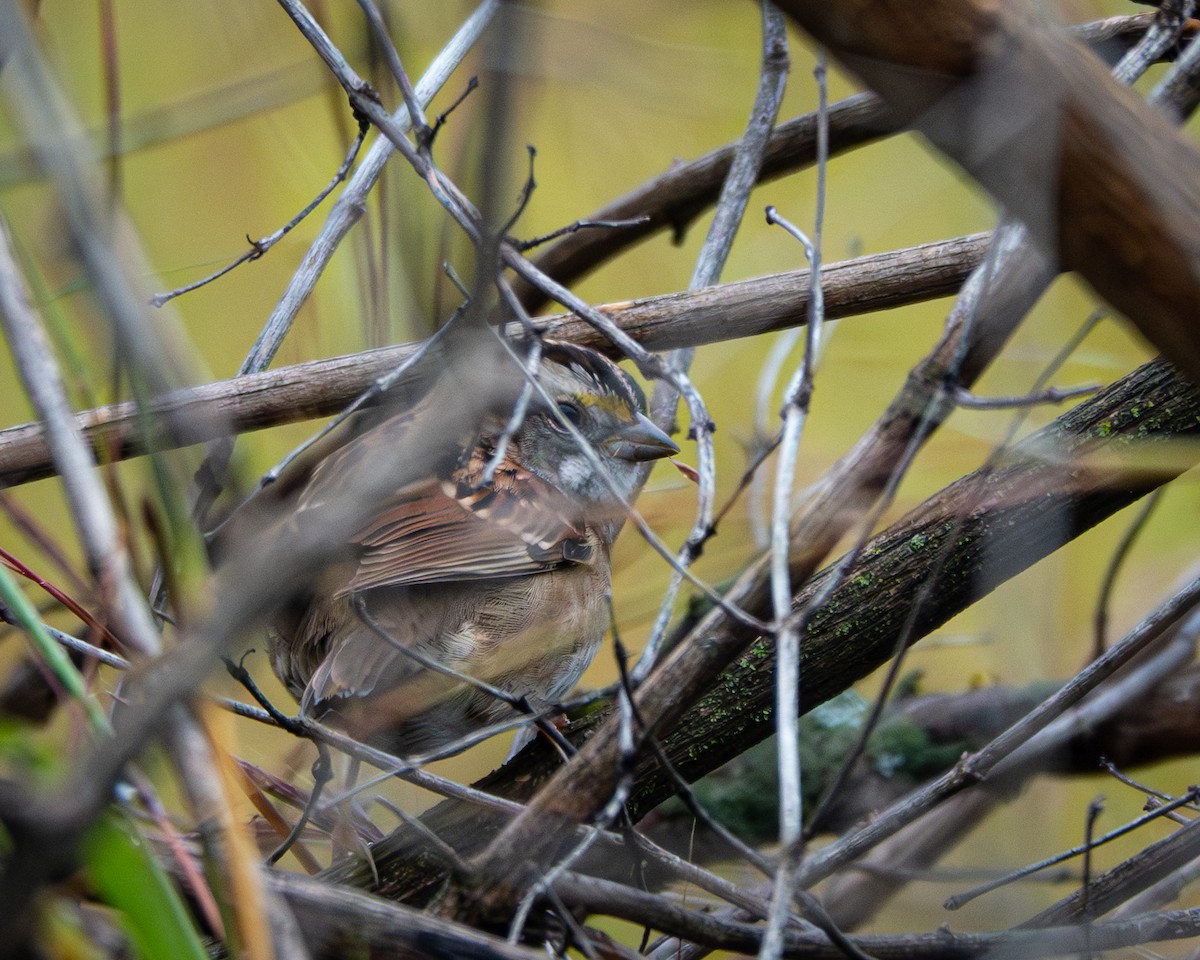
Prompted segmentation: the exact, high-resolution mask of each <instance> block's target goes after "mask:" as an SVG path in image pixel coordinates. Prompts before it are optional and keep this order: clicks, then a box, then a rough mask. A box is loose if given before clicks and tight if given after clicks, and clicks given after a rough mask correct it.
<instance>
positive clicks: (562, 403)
mask: <svg viewBox="0 0 1200 960" xmlns="http://www.w3.org/2000/svg"><path fill="white" fill-rule="evenodd" d="M558 412H559V413H560V414H562V418H563V420H566V421H567V423H569V424H570V425H571V426H573V427H575V428H578V427H579V426H580V425H581V424H582V423H583V408H582V407H580V406H579V404H577V403H576V402H575V401H574V400H559V401H558ZM550 426H552V427H554V428H555V429H556V430H558V431H559V432H561V433H565V432H566V431H565V430H564V429H563V425H562V423H561V422H559V420H558V418H557V417H551V418H550Z"/></svg>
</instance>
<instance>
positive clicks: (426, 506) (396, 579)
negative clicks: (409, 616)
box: [339, 468, 592, 595]
mask: <svg viewBox="0 0 1200 960" xmlns="http://www.w3.org/2000/svg"><path fill="white" fill-rule="evenodd" d="M472 475H477V474H475V473H474V471H468V470H466V469H463V470H460V471H459V472H458V473H457V474H456V475H455V476H454V477H452V478H451V479H450V480H447V481H444V482H438V481H430V482H429V483H426V484H424V485H421V486H419V487H417V488H414V489H410V490H408V491H405V492H404V493H403V494H401V495H400V496H398V497H397V498H396V499H394V500H393V501H392V502H391V503H388V504H386V505H385V506H384V508H383V509H382V510H381V511H380V512H379V513H378V514H377V515H376V517H375V518H374V519H373V520H372V521H371V523H370V525H369V526H368V527H367V528H366V529H365V530H363V531H362V532H361V533H360V534H359V536H358V537H356V538H355V541H356V545H357V547H358V564H357V568H356V569H355V571H354V573H353V575H352V576H351V577H350V579H349V581H348V582H347V584H346V585H345V587H344V588H343V589H342V590H340V591H339V594H340V595H346V594H350V593H355V592H358V591H361V590H368V589H371V588H373V587H383V586H392V585H401V584H416V583H446V582H448V581H454V580H496V579H506V578H510V577H519V576H527V575H531V574H537V573H542V572H545V571H547V570H551V569H554V568H555V567H560V566H563V565H564V564H571V563H589V562H591V560H592V548H591V546H590V545H589V543H588V540H587V535H586V531H585V529H584V524H583V520H582V518H580V517H579V516H578V511H577V510H575V509H574V508H573V505H572V504H571V502H570V501H569V500H568V499H567V498H566V497H565V496H563V494H562V493H560V492H559V491H558V490H557V489H556V488H555V487H553V486H551V485H550V484H548V483H546V482H545V481H543V480H541V479H540V478H539V477H537V476H536V475H534V474H530V473H527V472H525V471H519V473H518V470H517V469H513V468H502V469H501V470H498V471H497V473H496V477H495V479H494V480H493V482H492V483H491V484H489V485H487V486H484V487H479V488H476V487H475V486H473V485H472V484H471V483H470V482H469V477H470V476H472Z"/></svg>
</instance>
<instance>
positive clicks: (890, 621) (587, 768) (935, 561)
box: [336, 362, 1200, 896]
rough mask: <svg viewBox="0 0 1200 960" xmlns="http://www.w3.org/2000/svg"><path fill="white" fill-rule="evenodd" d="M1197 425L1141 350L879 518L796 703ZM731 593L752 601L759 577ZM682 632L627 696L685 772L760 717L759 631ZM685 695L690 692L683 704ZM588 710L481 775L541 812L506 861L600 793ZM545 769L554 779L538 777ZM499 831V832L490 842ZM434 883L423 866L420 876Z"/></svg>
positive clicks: (719, 757)
mask: <svg viewBox="0 0 1200 960" xmlns="http://www.w3.org/2000/svg"><path fill="white" fill-rule="evenodd" d="M1197 433H1200V396H1198V395H1197V394H1196V391H1195V390H1194V389H1193V388H1192V387H1190V386H1189V385H1188V384H1187V382H1186V381H1184V380H1183V378H1182V377H1180V376H1179V375H1178V374H1176V373H1175V372H1174V371H1173V370H1172V369H1171V368H1170V367H1168V366H1167V365H1166V364H1164V363H1162V362H1155V363H1152V364H1148V365H1147V366H1145V367H1142V368H1141V369H1139V370H1138V371H1136V372H1135V373H1134V374H1132V375H1130V376H1129V377H1126V378H1125V379H1123V380H1121V381H1119V382H1118V383H1117V384H1115V385H1114V386H1113V387H1111V388H1109V389H1108V390H1106V391H1104V392H1103V393H1102V394H1100V395H1098V396H1096V397H1094V398H1092V399H1091V400H1089V401H1087V402H1085V403H1083V404H1081V405H1080V406H1079V407H1077V408H1075V409H1074V410H1072V411H1070V412H1069V413H1067V414H1065V415H1064V416H1062V417H1060V418H1059V419H1058V420H1056V421H1055V422H1054V423H1053V424H1051V425H1050V426H1048V427H1046V428H1045V429H1043V430H1041V431H1039V432H1037V433H1036V434H1034V435H1033V436H1031V437H1030V438H1028V439H1027V440H1025V441H1024V442H1023V443H1021V444H1020V445H1018V446H1017V447H1016V448H1015V449H1014V450H1013V451H1012V452H1011V453H1010V454H1009V455H1008V456H1007V457H1006V458H1005V459H1004V460H1003V462H1002V463H1000V464H998V465H997V466H995V467H994V468H993V469H990V470H985V471H981V472H979V473H977V474H973V475H970V476H968V477H965V478H963V479H962V480H960V481H958V482H956V483H955V484H952V485H951V486H950V487H948V488H946V489H945V490H943V491H942V492H941V493H940V494H938V495H936V496H935V497H933V498H931V499H930V500H929V501H927V502H926V503H925V504H924V505H922V506H921V507H920V508H918V509H917V510H916V511H914V512H913V513H911V514H910V515H909V516H908V517H906V518H904V519H903V520H901V521H899V522H898V523H897V524H895V525H893V526H892V527H891V528H889V529H888V530H886V531H884V532H883V533H881V534H879V535H878V536H877V537H876V538H875V539H874V540H872V541H871V543H869V544H868V546H867V549H866V550H865V551H864V552H863V554H862V558H861V559H860V561H859V562H858V563H857V564H856V565H854V566H853V567H852V568H851V569H850V571H849V573H848V575H847V576H846V577H845V579H844V581H843V582H842V584H841V586H840V587H839V588H838V589H837V590H835V591H834V592H833V594H832V595H831V596H830V598H829V599H828V601H827V602H826V603H825V604H824V606H823V607H822V608H821V609H820V610H818V611H816V614H815V616H814V617H813V619H812V621H811V623H810V627H809V632H808V635H807V637H806V639H805V643H804V646H803V648H802V673H801V675H802V677H803V687H802V691H801V703H802V705H803V709H804V710H809V709H812V708H813V707H814V706H816V705H817V704H819V703H821V702H823V701H824V700H826V699H828V698H829V697H831V696H833V695H835V694H837V693H839V692H841V691H842V690H844V689H846V688H847V687H849V686H850V685H851V684H852V683H854V682H855V681H856V680H858V679H860V678H861V677H863V676H865V675H866V674H868V673H869V672H871V671H872V670H873V669H875V668H876V667H878V666H879V665H880V664H882V663H884V662H885V661H886V660H887V659H888V658H889V657H890V656H891V655H892V653H893V652H894V651H895V648H896V645H897V642H898V640H899V638H900V637H901V636H902V635H903V631H904V630H905V625H906V623H907V621H908V619H909V617H910V616H912V617H913V630H912V632H911V636H908V637H906V642H909V643H911V642H915V641H916V640H917V639H918V638H919V637H920V636H923V635H925V634H926V633H928V632H929V631H930V630H933V629H935V628H936V627H937V626H939V625H940V624H941V623H944V622H945V621H946V620H947V619H949V618H950V617H951V616H953V615H954V614H956V613H957V612H959V611H960V610H962V609H963V608H964V607H966V606H968V605H969V604H971V603H973V602H974V601H975V600H977V599H979V597H981V596H983V595H985V594H986V593H988V592H990V591H991V590H993V589H995V587H996V586H998V585H999V584H1001V583H1003V582H1004V581H1005V580H1006V579H1008V578H1010V577H1012V576H1014V575H1015V574H1016V573H1018V572H1020V571H1021V570H1023V569H1025V568H1027V567H1028V566H1029V565H1031V564H1032V563H1034V562H1036V561H1037V560H1038V559H1040V558H1041V557H1043V556H1045V555H1047V554H1048V553H1050V552H1052V551H1053V550H1055V549H1057V548H1058V547H1060V546H1061V545H1062V544H1063V543H1066V542H1068V541H1069V540H1070V539H1072V538H1073V537H1075V536H1078V535H1079V534H1080V533H1082V532H1083V531H1084V530H1086V529H1088V528H1089V527H1091V526H1092V525H1094V524H1095V523H1097V522H1099V521H1100V520H1102V519H1104V518H1105V517H1107V516H1109V515H1111V514H1112V513H1113V512H1115V511H1116V510H1118V509H1120V508H1121V507H1123V506H1125V505H1127V504H1129V503H1131V502H1133V501H1134V500H1136V499H1137V498H1138V497H1140V496H1142V495H1143V494H1145V493H1146V492H1148V491H1149V490H1151V489H1154V488H1155V487H1157V486H1159V485H1161V484H1162V483H1165V482H1166V481H1167V480H1169V479H1170V478H1171V477H1173V476H1176V475H1177V474H1178V473H1180V472H1182V471H1183V470H1185V469H1187V468H1188V467H1189V466H1190V465H1192V464H1193V463H1194V462H1195V461H1196V459H1197V458H1198V457H1200V453H1198V451H1197V448H1196V445H1195V443H1194V442H1191V443H1188V442H1183V441H1184V440H1185V438H1193V440H1194V438H1195V437H1196V435H1197ZM1169 440H1175V441H1177V442H1174V443H1168V442H1166V441H1169ZM942 551H945V552H944V553H943V552H942ZM830 575H831V574H830V571H826V572H825V573H824V574H822V575H819V576H817V577H814V578H813V579H812V581H810V582H809V583H808V584H807V585H806V586H805V587H804V589H803V590H802V591H801V593H800V595H799V597H798V599H797V603H798V605H802V604H803V603H805V602H806V599H807V598H809V597H812V596H814V595H816V594H817V593H819V592H820V590H821V587H822V585H823V579H824V578H825V577H828V576H830ZM931 576H934V577H936V579H935V580H934V581H933V583H932V584H931V588H930V591H929V593H928V596H927V601H926V602H925V603H924V604H923V605H922V606H921V608H920V609H918V610H916V611H914V610H913V604H914V602H915V600H916V598H917V596H918V595H919V594H920V592H921V591H919V590H918V589H917V588H918V587H919V586H920V585H921V584H923V583H925V582H926V581H927V580H928V579H929V578H930V577H931ZM741 601H742V602H743V603H747V604H749V605H750V606H751V608H755V609H761V610H765V609H766V603H767V598H766V595H765V591H763V590H761V589H760V590H759V591H758V593H757V594H756V595H753V596H744V597H742V598H741ZM705 623H711V624H712V625H713V629H711V630H710V629H708V628H706V627H705V626H704V624H705ZM692 636H693V637H694V640H693V641H691V642H689V643H687V644H685V645H684V646H682V647H681V648H679V649H678V650H677V651H676V652H675V654H674V655H673V656H672V658H671V659H670V660H668V662H667V663H666V664H664V666H663V667H662V668H661V669H660V674H661V675H662V676H663V677H667V678H670V679H669V680H667V681H663V680H662V679H661V678H660V682H659V683H654V681H653V680H652V682H651V684H650V685H649V686H648V687H647V688H646V689H645V690H643V691H642V694H641V698H640V700H641V702H640V704H639V707H640V709H641V711H642V716H643V717H645V718H646V719H647V721H648V722H650V723H652V724H655V721H657V725H656V726H655V729H656V732H657V733H658V734H659V736H660V737H662V740H663V745H664V748H665V750H666V753H667V756H668V757H669V758H670V760H671V761H672V763H674V764H675V765H676V766H677V767H678V769H679V770H680V771H681V772H682V773H683V774H684V775H685V776H686V777H688V779H695V778H697V777H700V776H703V775H704V774H706V773H708V772H711V771H712V770H714V769H716V768H717V767H719V766H721V765H722V764H724V763H725V762H726V761H728V760H729V759H731V758H732V757H734V756H736V755H738V754H739V753H741V752H742V751H744V750H745V749H746V748H747V747H748V746H750V745H752V744H753V743H755V742H757V741H759V740H761V739H763V738H764V737H766V736H768V735H769V734H770V733H771V732H773V729H774V718H773V716H772V701H773V684H774V671H773V656H772V644H771V642H770V641H769V640H766V639H762V638H755V637H754V636H752V635H751V634H750V632H749V631H746V630H744V629H742V628H739V627H737V626H736V625H732V624H723V623H720V620H719V618H713V619H712V620H711V621H702V624H701V628H700V629H698V630H694V631H693V633H692ZM752 642H753V646H752V647H750V648H749V650H748V652H746V653H744V654H743V655H741V656H740V657H739V656H738V654H739V653H741V652H742V651H743V650H745V649H746V648H747V646H748V645H749V644H751V643H752ZM721 651H726V652H727V654H728V657H729V659H731V660H735V661H736V662H734V663H733V665H732V667H731V668H730V669H729V670H728V671H726V672H725V673H724V674H723V675H722V676H721V677H720V679H719V680H717V682H716V683H715V685H713V684H712V681H713V680H714V679H716V673H715V672H713V673H711V674H710V673H709V672H708V671H710V670H714V669H715V667H716V665H717V664H718V662H719V661H718V659H717V655H716V654H717V653H719V652H721ZM697 664H699V666H697ZM667 690H670V691H673V696H668V695H667V694H666V693H665V691H667ZM651 695H652V696H651ZM689 704H694V706H692V707H691V709H688V705H689ZM602 721H603V716H599V717H592V718H589V719H588V720H587V721H585V722H583V723H582V725H581V726H580V727H579V728H577V730H576V736H577V737H589V736H590V738H591V739H590V740H587V742H585V743H584V744H583V746H582V748H581V752H580V755H579V756H578V757H577V758H576V759H575V761H574V762H573V763H572V764H570V765H569V766H568V767H566V768H564V769H562V770H559V771H558V772H557V774H555V766H556V762H555V761H553V760H552V759H551V758H549V757H548V756H543V757H542V758H541V759H540V760H539V759H538V758H537V757H536V756H535V753H536V751H532V750H531V751H526V752H525V753H524V754H522V755H521V756H520V757H518V758H517V759H516V761H514V762H513V763H511V764H509V765H508V766H506V767H505V768H504V769H503V770H501V771H499V772H498V773H497V774H496V775H494V776H493V777H490V778H488V779H487V780H485V781H484V782H483V783H482V784H481V786H482V787H483V788H484V789H487V790H489V791H491V792H495V793H499V794H500V795H503V796H506V797H509V798H511V799H518V800H526V799H529V798H531V797H532V798H533V804H532V806H531V807H530V809H531V810H535V811H538V815H540V816H542V819H537V815H534V814H530V815H529V817H530V818H531V819H529V820H528V821H524V820H523V821H522V822H523V823H524V822H527V823H530V824H534V823H536V824H537V825H538V826H537V830H536V836H528V835H525V834H524V831H523V830H521V828H520V827H510V833H509V834H508V837H509V838H511V837H515V836H517V835H518V833H517V831H518V830H520V835H522V836H523V841H524V843H525V844H526V846H524V847H523V848H521V850H520V852H518V851H516V850H515V849H512V848H508V850H507V855H508V857H509V859H508V861H507V863H508V867H507V873H506V875H507V876H510V877H511V876H512V875H513V873H514V871H513V864H516V863H519V862H520V861H521V859H522V858H523V857H526V856H532V855H534V854H535V853H542V854H546V853H548V852H552V851H553V850H554V849H555V848H556V846H557V842H558V841H557V839H556V837H555V835H554V833H553V832H552V830H551V829H550V825H551V824H554V823H562V822H564V821H565V822H566V823H568V824H569V823H571V822H579V821H582V820H584V819H586V816H587V808H588V805H589V804H591V803H594V802H595V798H596V797H599V796H603V795H604V789H605V783H606V782H607V781H606V780H605V778H612V777H615V776H616V771H617V760H616V757H615V756H612V755H611V754H610V751H612V750H613V749H614V748H615V742H614V740H613V737H612V731H611V729H609V728H605V727H602V726H601V724H602ZM598 726H599V727H600V729H599V730H597V729H596V728H597V727H598ZM592 731H595V732H594V733H593V732H592ZM551 775H554V777H553V779H554V782H553V783H552V784H550V785H549V786H547V787H546V788H545V789H541V790H540V792H539V788H541V787H542V786H543V785H544V784H545V783H546V781H547V778H548V777H550V776H551ZM670 792H671V786H670V781H669V778H667V777H666V776H665V775H664V774H663V772H662V771H661V770H660V769H658V766H657V764H656V763H655V762H654V761H652V760H651V761H646V762H644V763H643V764H642V765H641V767H640V768H639V771H638V781H637V786H636V788H635V790H634V793H633V797H632V800H631V811H632V813H633V815H634V816H635V817H637V816H640V815H642V814H644V813H645V812H646V811H648V810H650V809H652V808H653V807H654V806H655V805H657V804H658V803H659V802H661V801H662V800H663V799H665V798H666V797H667V796H669V795H670ZM535 793H536V794H537V796H536V797H534V794H535ZM464 821H466V822H464ZM429 824H430V826H431V827H432V828H433V829H434V830H435V832H437V833H438V834H439V835H440V836H442V837H443V838H446V839H447V840H450V841H451V842H452V843H453V844H454V846H455V848H456V849H458V850H460V851H464V852H469V851H473V850H478V849H479V847H480V845H481V844H483V843H486V842H488V839H489V837H491V836H492V835H493V834H494V831H496V830H498V829H500V828H501V827H502V820H500V819H498V818H489V817H486V816H483V815H481V814H480V813H479V812H478V811H474V810H472V811H464V809H463V808H462V807H461V806H456V805H453V804H442V805H440V806H439V807H437V808H435V810H434V811H433V812H431V814H430V815H429ZM568 833H569V831H568ZM506 842H507V841H506V840H502V841H500V843H498V844H497V845H496V846H495V847H494V848H493V855H494V854H495V851H496V850H498V849H501V846H500V844H506ZM407 843H408V841H407V840H406V838H405V837H404V836H403V835H402V834H398V835H396V836H395V837H394V838H392V839H389V840H387V841H384V843H383V844H381V845H379V846H378V847H377V848H376V851H375V855H376V856H375V859H376V867H377V869H378V871H379V877H380V881H381V885H382V889H383V890H384V892H386V893H388V894H389V895H400V896H408V895H410V894H414V893H415V888H413V887H412V886H410V884H411V883H412V879H413V878H412V877H408V878H406V876H405V872H406V868H405V866H404V860H405V858H406V856H407V855H409V854H411V850H406V845H407ZM489 859H490V858H489ZM356 873H357V875H358V876H357V879H358V882H363V883H369V882H371V878H370V877H369V876H368V875H367V874H366V872H365V871H364V870H362V869H361V868H354V867H343V868H340V869H339V870H338V871H336V874H337V875H338V876H341V877H347V876H353V875H355V874H356ZM436 883H437V880H436V879H434V878H430V877H429V876H428V874H427V873H422V876H421V879H420V884H422V885H424V884H436ZM425 889H426V890H428V889H429V888H428V887H426V888H425ZM417 895H418V896H419V894H417Z"/></svg>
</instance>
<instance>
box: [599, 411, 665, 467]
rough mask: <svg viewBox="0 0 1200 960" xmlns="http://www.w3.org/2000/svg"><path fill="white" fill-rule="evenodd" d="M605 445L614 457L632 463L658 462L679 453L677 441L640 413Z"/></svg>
mask: <svg viewBox="0 0 1200 960" xmlns="http://www.w3.org/2000/svg"><path fill="white" fill-rule="evenodd" d="M604 445H605V446H606V447H608V450H609V452H610V453H611V454H612V455H613V456H614V457H617V458H618V459H621V460H628V461H630V462H631V463H640V462H642V461H644V460H658V459H659V458H660V457H669V456H671V455H672V454H675V453H678V452H679V446H678V445H677V444H676V443H675V441H674V440H672V439H671V438H670V437H668V436H667V435H666V434H665V433H663V432H662V431H661V430H659V429H658V427H656V426H655V425H654V424H653V423H652V422H651V421H650V420H649V419H647V417H646V416H645V415H643V414H640V413H639V414H638V415H637V419H636V420H635V421H634V422H633V423H630V424H628V425H626V426H623V427H622V428H621V429H620V430H618V431H617V432H616V433H614V434H613V435H612V436H611V437H609V438H608V440H607V441H605V444H604Z"/></svg>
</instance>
